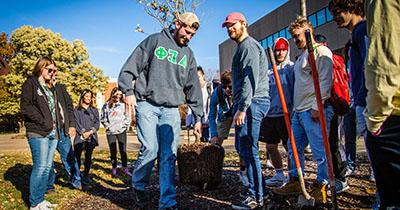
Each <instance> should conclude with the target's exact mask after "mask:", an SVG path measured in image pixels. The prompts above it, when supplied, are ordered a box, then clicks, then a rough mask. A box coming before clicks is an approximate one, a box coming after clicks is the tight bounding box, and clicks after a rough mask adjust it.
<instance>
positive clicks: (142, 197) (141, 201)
mask: <svg viewBox="0 0 400 210" xmlns="http://www.w3.org/2000/svg"><path fill="white" fill-rule="evenodd" d="M134 191H135V196H134V199H135V204H136V205H137V206H138V207H139V208H144V207H145V206H147V204H148V202H149V200H150V199H149V196H148V195H147V193H146V192H145V191H142V190H137V189H134Z"/></svg>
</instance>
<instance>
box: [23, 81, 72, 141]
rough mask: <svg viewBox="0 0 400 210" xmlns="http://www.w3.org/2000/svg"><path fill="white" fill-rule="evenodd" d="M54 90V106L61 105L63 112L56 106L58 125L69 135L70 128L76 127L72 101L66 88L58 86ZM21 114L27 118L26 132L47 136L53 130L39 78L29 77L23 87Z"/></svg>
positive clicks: (51, 118) (51, 119)
mask: <svg viewBox="0 0 400 210" xmlns="http://www.w3.org/2000/svg"><path fill="white" fill-rule="evenodd" d="M54 89H55V91H54ZM54 89H52V91H53V93H54V96H55V97H54V104H58V105H61V107H62V110H63V114H62V115H61V113H60V107H59V106H56V125H57V127H58V128H61V129H64V133H65V134H66V135H67V134H68V127H75V118H74V116H73V105H72V101H71V98H70V97H69V95H68V93H67V91H66V89H65V87H64V86H62V85H58V84H57V85H56V86H55V88H54ZM21 113H22V114H23V116H24V118H25V127H26V132H32V133H37V134H40V135H41V136H47V135H48V134H49V133H50V132H51V131H52V130H53V117H52V115H51V112H50V109H49V105H48V103H47V97H46V94H45V91H44V90H43V88H42V87H41V86H40V83H39V80H38V78H37V77H34V76H33V77H29V78H28V79H27V80H26V81H25V82H24V84H23V86H22V94H21ZM62 116H63V117H62ZM57 131H58V132H59V131H60V130H59V129H57Z"/></svg>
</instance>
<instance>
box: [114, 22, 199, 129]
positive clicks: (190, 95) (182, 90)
mask: <svg viewBox="0 0 400 210" xmlns="http://www.w3.org/2000/svg"><path fill="white" fill-rule="evenodd" d="M132 81H135V87H134V88H133V87H132ZM118 85H119V87H120V89H121V90H122V92H123V93H125V94H126V95H127V96H129V95H133V94H135V96H136V98H137V100H138V101H148V102H150V103H152V104H155V105H159V106H166V107H178V106H179V105H181V104H183V103H185V102H186V103H187V104H188V105H189V107H190V108H191V109H192V110H193V112H194V114H195V115H196V120H197V122H198V121H199V120H200V118H201V116H203V99H202V94H201V88H200V83H199V79H198V77H197V64H196V60H195V58H194V54H193V52H192V50H191V49H190V48H189V47H187V46H179V45H178V44H177V43H176V42H175V40H174V37H173V35H172V32H170V31H169V30H168V29H164V30H163V31H161V32H160V33H156V34H152V35H150V36H149V37H147V38H146V39H145V40H144V41H143V42H142V43H140V44H139V46H137V47H136V49H135V50H134V51H133V53H132V54H131V56H130V57H129V58H128V60H127V61H126V63H125V64H124V66H123V67H122V69H121V72H120V74H119V78H118Z"/></svg>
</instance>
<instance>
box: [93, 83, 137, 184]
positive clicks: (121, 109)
mask: <svg viewBox="0 0 400 210" xmlns="http://www.w3.org/2000/svg"><path fill="white" fill-rule="evenodd" d="M100 121H101V123H102V124H103V125H104V127H105V128H106V134H107V141H108V146H109V147H110V156H111V165H112V169H111V175H112V176H113V177H115V176H117V163H118V161H117V142H118V148H119V153H120V154H121V162H122V172H123V173H124V174H125V175H127V176H132V174H131V172H130V171H129V169H128V156H127V154H126V131H127V129H128V128H129V126H131V122H132V118H131V116H130V115H129V114H128V113H127V112H126V110H125V103H124V96H123V94H122V92H121V91H120V90H118V87H115V88H113V89H112V90H111V93H110V98H109V99H108V100H107V102H106V103H105V104H104V106H103V108H102V109H101V118H100Z"/></svg>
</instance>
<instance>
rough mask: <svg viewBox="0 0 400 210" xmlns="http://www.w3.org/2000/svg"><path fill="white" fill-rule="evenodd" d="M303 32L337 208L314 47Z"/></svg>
mask: <svg viewBox="0 0 400 210" xmlns="http://www.w3.org/2000/svg"><path fill="white" fill-rule="evenodd" d="M304 33H305V36H306V42H307V50H308V62H309V64H310V66H311V72H312V77H313V82H314V90H315V97H316V99H317V105H318V113H319V122H320V125H321V130H322V137H323V139H324V147H325V155H326V160H327V161H328V173H329V182H330V190H331V192H332V201H333V206H334V209H338V204H337V197H336V188H335V175H334V173H333V163H332V155H331V151H330V149H329V148H330V147H329V141H328V134H327V131H326V123H325V115H324V107H323V104H322V96H321V89H320V86H319V76H318V71H317V66H316V65H315V57H314V48H313V46H312V42H311V33H310V30H306V31H305V32H304Z"/></svg>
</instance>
